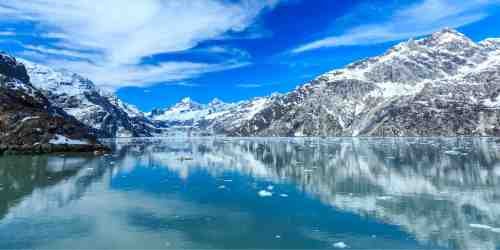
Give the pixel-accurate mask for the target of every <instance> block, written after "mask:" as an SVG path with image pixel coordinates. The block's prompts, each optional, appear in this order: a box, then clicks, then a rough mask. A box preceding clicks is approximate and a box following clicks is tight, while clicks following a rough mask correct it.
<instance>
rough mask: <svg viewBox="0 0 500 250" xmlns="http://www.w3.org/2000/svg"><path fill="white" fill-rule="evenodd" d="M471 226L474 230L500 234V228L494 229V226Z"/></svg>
mask: <svg viewBox="0 0 500 250" xmlns="http://www.w3.org/2000/svg"><path fill="white" fill-rule="evenodd" d="M469 226H470V227H472V228H477V229H484V230H488V231H491V232H494V233H500V228H498V227H492V226H488V225H483V224H470V225H469Z"/></svg>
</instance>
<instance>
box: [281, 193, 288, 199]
mask: <svg viewBox="0 0 500 250" xmlns="http://www.w3.org/2000/svg"><path fill="white" fill-rule="evenodd" d="M280 196H281V197H283V198H286V197H288V194H280Z"/></svg>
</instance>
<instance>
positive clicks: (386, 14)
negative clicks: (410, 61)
mask: <svg viewBox="0 0 500 250" xmlns="http://www.w3.org/2000/svg"><path fill="white" fill-rule="evenodd" d="M97 3H98V4H97ZM499 11H500V0H467V1H463V0H349V1H347V0H344V1H340V0H141V1H122V0H99V1H89V0H25V1H20V0H2V1H1V2H0V50H2V51H5V52H8V53H10V54H13V55H15V56H17V57H22V58H25V59H28V60H31V61H34V62H37V63H41V64H44V65H48V66H52V67H55V68H65V69H68V70H71V71H74V72H76V73H79V74H82V75H83V76H85V77H87V78H89V79H91V80H92V81H93V82H94V83H95V84H96V85H97V86H98V87H100V88H103V89H107V90H111V91H114V92H116V94H117V95H118V96H119V97H120V98H122V99H123V100H124V101H126V102H129V103H131V104H134V105H136V106H137V107H138V108H140V109H141V110H143V111H150V110H151V109H153V108H166V107H169V106H171V105H173V104H175V103H176V102H178V101H179V100H180V99H182V98H183V97H187V96H189V97H191V98H192V99H194V100H196V101H198V102H200V103H208V102H210V101H211V100H212V99H213V98H216V97H217V98H219V99H221V100H223V101H226V102H235V101H240V100H246V99H251V98H254V97H258V96H265V95H270V94H272V93H275V92H279V93H285V92H287V91H290V90H293V89H294V88H296V87H297V86H298V85H300V84H303V83H306V82H308V81H310V80H312V79H314V78H315V77H317V76H318V75H320V74H323V73H325V72H328V71H330V70H333V69H337V68H341V67H343V66H345V65H347V64H349V63H352V62H353V61H356V60H360V59H363V58H366V57H370V56H375V55H379V54H381V53H383V52H384V51H386V50H387V49H388V48H390V47H391V46H393V45H395V44H397V43H399V42H401V41H404V40H407V39H409V38H414V37H422V36H425V35H428V34H430V33H432V32H435V31H439V30H441V29H443V28H446V27H449V28H455V29H458V30H459V31H460V32H463V33H465V34H466V35H468V36H469V37H471V38H472V39H473V40H476V41H480V40H482V39H485V38H487V37H500V25H498V24H499V23H500V12H499Z"/></svg>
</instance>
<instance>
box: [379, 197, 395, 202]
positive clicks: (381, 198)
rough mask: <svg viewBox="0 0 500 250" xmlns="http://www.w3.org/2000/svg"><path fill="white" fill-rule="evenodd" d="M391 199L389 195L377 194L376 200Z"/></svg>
mask: <svg viewBox="0 0 500 250" xmlns="http://www.w3.org/2000/svg"><path fill="white" fill-rule="evenodd" d="M390 199H392V197H391V196H378V197H377V200H382V201H387V200H390Z"/></svg>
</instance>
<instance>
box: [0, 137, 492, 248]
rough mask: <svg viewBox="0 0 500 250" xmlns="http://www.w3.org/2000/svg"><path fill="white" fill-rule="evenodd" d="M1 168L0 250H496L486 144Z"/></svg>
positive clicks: (196, 142)
mask: <svg viewBox="0 0 500 250" xmlns="http://www.w3.org/2000/svg"><path fill="white" fill-rule="evenodd" d="M107 143H108V144H110V145H111V146H112V147H113V148H114V149H115V151H114V153H113V154H111V155H106V156H88V155H87V156H85V155H52V156H9V157H1V158H0V248H2V249H18V248H36V249H69V248H71V249H180V248H182V249H221V248H223V249H227V248H229V249H235V248H236V249H338V248H346V249H500V152H499V151H498V146H497V143H496V142H495V139H489V138H479V139H470V138H461V139H458V138H448V139H416V138H413V139H265V138H262V139H149V140H146V139H129V140H117V141H109V142H107Z"/></svg>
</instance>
